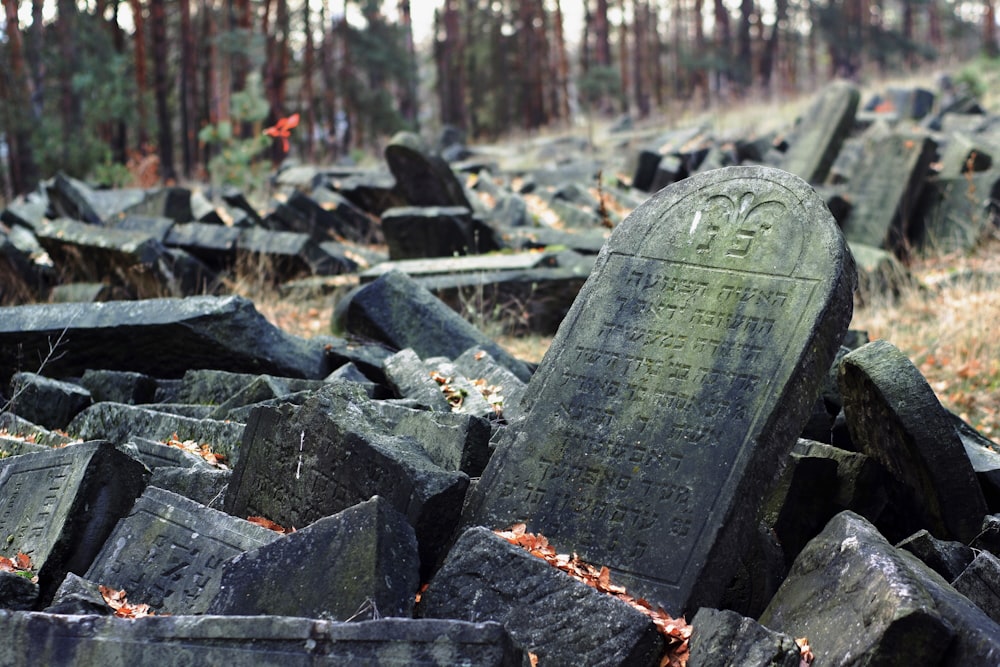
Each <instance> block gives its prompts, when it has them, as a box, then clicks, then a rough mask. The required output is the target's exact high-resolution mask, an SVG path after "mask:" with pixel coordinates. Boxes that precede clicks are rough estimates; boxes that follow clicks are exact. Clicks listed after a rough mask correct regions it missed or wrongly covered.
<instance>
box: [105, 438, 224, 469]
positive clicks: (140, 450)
mask: <svg viewBox="0 0 1000 667" xmlns="http://www.w3.org/2000/svg"><path fill="white" fill-rule="evenodd" d="M178 437H179V436H178ZM122 448H123V449H125V450H126V451H128V453H129V454H130V455H131V456H132V457H133V458H135V459H137V460H139V461H141V462H142V464H143V465H144V466H146V467H147V468H149V469H150V470H153V471H155V470H157V469H158V468H164V467H166V468H193V467H205V468H207V467H210V466H209V464H208V463H207V462H206V461H205V459H204V458H202V457H201V456H198V455H197V454H194V453H193V452H190V451H188V450H186V449H182V448H180V447H171V446H170V445H165V444H163V443H162V442H159V441H156V440H150V439H148V438H141V437H137V436H134V435H133V436H132V437H130V438H129V439H128V442H127V443H125V444H124V445H122Z"/></svg>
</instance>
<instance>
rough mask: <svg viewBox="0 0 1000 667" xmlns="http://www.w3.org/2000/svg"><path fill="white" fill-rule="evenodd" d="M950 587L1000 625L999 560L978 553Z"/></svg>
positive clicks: (990, 555) (987, 553) (986, 552)
mask: <svg viewBox="0 0 1000 667" xmlns="http://www.w3.org/2000/svg"><path fill="white" fill-rule="evenodd" d="M952 586H954V587H955V590H957V591H958V592H959V593H961V594H962V595H964V596H965V597H967V598H969V599H970V600H972V601H973V602H974V603H975V604H976V606H977V607H979V608H980V609H982V610H983V611H984V612H986V615H987V616H989V617H990V618H992V619H993V620H994V621H995V622H998V623H1000V558H997V557H996V556H994V555H993V554H991V553H990V552H989V551H980V552H979V553H978V554H976V557H975V558H974V559H973V560H972V562H971V563H970V564H969V566H968V567H967V568H965V570H964V571H963V572H962V574H961V575H959V576H958V578H957V579H955V581H954V582H952Z"/></svg>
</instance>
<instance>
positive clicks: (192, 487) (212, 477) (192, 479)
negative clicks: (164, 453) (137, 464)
mask: <svg viewBox="0 0 1000 667" xmlns="http://www.w3.org/2000/svg"><path fill="white" fill-rule="evenodd" d="M231 476H232V471H231V470H221V469H219V468H214V467H210V466H200V465H199V466H192V467H190V468H178V467H173V466H160V467H159V468H156V469H155V470H153V476H152V477H150V478H149V484H150V486H157V487H159V488H161V489H163V490H165V491H170V492H171V493H176V494H177V495H179V496H184V497H185V498H190V499H191V500H193V501H195V502H196V503H200V504H202V505H205V506H206V507H211V508H212V509H215V510H220V511H221V510H222V506H223V502H224V500H225V497H226V486H228V484H229V478H230V477H231Z"/></svg>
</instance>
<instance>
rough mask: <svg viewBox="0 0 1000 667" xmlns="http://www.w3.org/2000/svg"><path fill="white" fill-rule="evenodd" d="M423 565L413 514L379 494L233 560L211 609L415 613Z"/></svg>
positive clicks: (333, 616)
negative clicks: (411, 520)
mask: <svg viewBox="0 0 1000 667" xmlns="http://www.w3.org/2000/svg"><path fill="white" fill-rule="evenodd" d="M419 565H420V563H419V560H418V558H417V538H416V536H415V535H414V534H413V528H412V527H411V526H410V524H409V523H408V522H407V520H406V517H404V516H403V515H402V514H400V513H399V512H397V511H396V510H395V509H393V508H392V507H391V506H390V505H389V503H388V502H387V501H386V500H385V499H383V498H379V497H378V496H375V497H374V498H372V499H371V500H369V501H367V502H364V503H360V504H358V505H355V506H353V507H349V508H347V509H345V510H343V511H342V512H338V513H337V514H334V515H332V516H328V517H325V518H323V519H320V520H318V521H316V522H315V523H312V524H310V525H308V526H306V527H305V528H302V529H300V530H297V531H295V532H294V533H291V534H289V535H285V536H283V537H281V538H280V539H278V540H275V541H274V542H271V543H270V544H266V545H264V546H262V547H260V548H258V549H254V550H253V551H248V552H246V553H243V554H240V555H239V556H236V557H235V558H233V559H231V560H229V561H227V562H226V563H225V564H224V565H223V573H222V584H221V586H220V588H219V593H218V595H216V597H215V600H214V601H213V602H212V604H211V605H210V606H209V608H208V611H207V612H206V613H208V614H226V615H234V616H259V615H274V616H302V617H306V618H323V619H328V620H335V621H347V620H368V619H374V618H380V617H382V616H390V617H405V618H409V617H411V616H412V615H413V601H414V596H415V594H416V592H417V588H418V587H419V585H420V579H419V577H418V569H419Z"/></svg>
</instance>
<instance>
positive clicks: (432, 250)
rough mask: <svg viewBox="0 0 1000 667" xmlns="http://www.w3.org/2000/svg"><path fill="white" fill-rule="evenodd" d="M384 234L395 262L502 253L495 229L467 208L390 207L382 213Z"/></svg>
mask: <svg viewBox="0 0 1000 667" xmlns="http://www.w3.org/2000/svg"><path fill="white" fill-rule="evenodd" d="M382 233H383V234H384V235H385V241H386V244H387V245H388V246H389V258H390V259H392V260H405V259H421V258H425V257H452V256H455V255H477V254H482V253H487V252H492V251H494V250H499V249H500V246H499V245H498V243H497V241H496V239H495V238H494V234H493V230H492V229H491V228H490V227H489V226H488V225H486V224H485V223H483V222H482V221H481V220H479V219H478V218H476V217H474V216H473V215H472V212H471V211H470V210H469V209H467V208H461V207H457V206H448V207H437V206H435V207H415V206H406V207H401V208H391V209H389V210H388V211H386V212H385V213H383V214H382Z"/></svg>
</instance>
